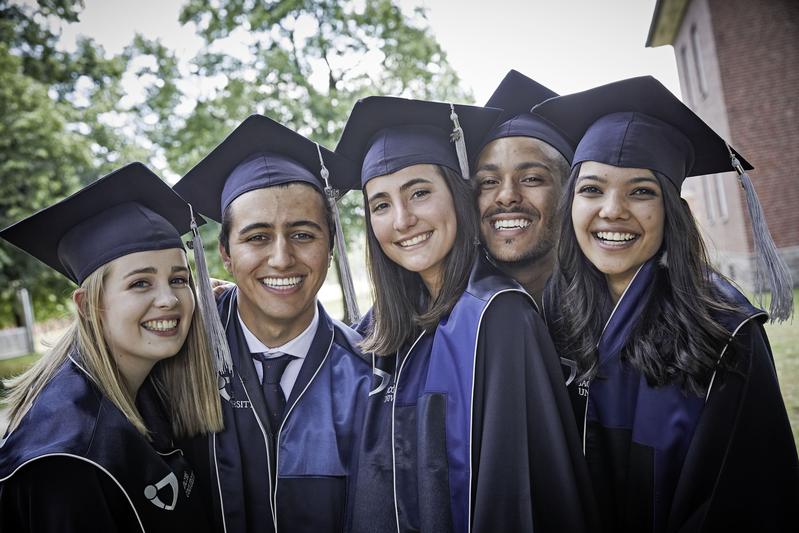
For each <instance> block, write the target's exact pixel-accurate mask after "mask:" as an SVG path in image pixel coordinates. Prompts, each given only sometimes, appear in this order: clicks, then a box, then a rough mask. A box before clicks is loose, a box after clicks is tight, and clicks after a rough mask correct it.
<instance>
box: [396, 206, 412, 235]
mask: <svg viewBox="0 0 799 533" xmlns="http://www.w3.org/2000/svg"><path fill="white" fill-rule="evenodd" d="M417 221H418V219H417V218H416V215H414V214H413V211H411V210H410V209H408V208H407V206H405V205H398V206H397V207H396V209H395V210H394V229H395V230H396V231H406V230H408V229H410V228H412V227H413V226H415V225H416V222H417Z"/></svg>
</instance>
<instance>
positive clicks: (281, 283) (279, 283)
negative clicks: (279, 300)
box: [261, 276, 302, 288]
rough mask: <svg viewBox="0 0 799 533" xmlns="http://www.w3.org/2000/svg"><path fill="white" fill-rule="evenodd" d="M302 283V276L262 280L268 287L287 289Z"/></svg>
mask: <svg viewBox="0 0 799 533" xmlns="http://www.w3.org/2000/svg"><path fill="white" fill-rule="evenodd" d="M301 281H302V276H291V277H288V278H263V279H262V280H261V283H263V284H264V285H266V286H267V287H279V288H286V287H294V286H296V285H299V284H300V282H301Z"/></svg>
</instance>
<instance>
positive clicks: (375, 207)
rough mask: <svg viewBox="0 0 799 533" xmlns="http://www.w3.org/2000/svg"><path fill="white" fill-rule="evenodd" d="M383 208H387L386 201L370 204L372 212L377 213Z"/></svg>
mask: <svg viewBox="0 0 799 533" xmlns="http://www.w3.org/2000/svg"><path fill="white" fill-rule="evenodd" d="M384 209H388V202H378V203H376V204H374V205H372V213H379V212H380V211H383V210H384Z"/></svg>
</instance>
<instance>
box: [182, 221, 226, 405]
mask: <svg viewBox="0 0 799 533" xmlns="http://www.w3.org/2000/svg"><path fill="white" fill-rule="evenodd" d="M189 212H190V214H191V235H192V238H191V241H190V242H189V243H187V244H188V245H189V248H191V249H192V251H193V252H194V265H195V268H196V270H197V292H198V294H197V301H198V307H199V309H200V315H201V316H202V319H203V321H204V323H205V330H206V334H207V336H208V344H209V347H210V349H211V353H212V354H213V357H214V366H215V367H216V371H217V374H218V376H219V377H218V380H219V381H218V383H217V385H218V388H219V393H220V394H221V395H223V397H224V395H225V394H226V393H227V392H228V389H229V387H228V385H229V384H230V378H231V376H232V375H233V362H232V359H231V356H230V348H229V347H228V344H227V337H226V336H225V328H224V327H223V326H222V321H221V320H220V319H219V313H218V312H217V309H216V300H215V299H214V293H213V291H212V290H211V282H210V277H209V276H208V265H207V264H206V263H205V251H204V250H203V241H202V238H200V231H199V229H198V227H197V221H196V220H195V219H194V209H193V208H192V207H191V205H189Z"/></svg>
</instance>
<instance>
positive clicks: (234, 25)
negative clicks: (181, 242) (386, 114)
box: [128, 0, 471, 275]
mask: <svg viewBox="0 0 799 533" xmlns="http://www.w3.org/2000/svg"><path fill="white" fill-rule="evenodd" d="M180 20H181V22H183V23H193V24H195V25H196V27H197V29H198V32H199V34H200V35H201V36H202V37H203V39H204V41H205V47H204V48H203V49H202V50H201V51H200V53H199V54H198V55H197V56H196V57H195V58H193V60H192V61H191V68H190V70H191V72H190V74H189V76H188V79H186V78H185V77H184V78H183V80H182V81H183V84H184V86H189V87H192V88H194V87H202V86H215V87H216V89H215V90H213V91H210V93H209V94H202V95H199V96H198V97H191V96H190V95H187V94H186V93H185V91H181V90H180V88H179V85H178V81H177V80H178V78H179V76H180V74H179V62H178V60H177V58H176V57H175V55H174V53H172V52H170V51H169V50H167V49H166V48H165V47H164V46H163V45H161V44H160V43H158V42H152V41H146V40H144V39H137V41H136V43H134V45H133V46H132V47H131V48H130V49H129V50H128V53H129V54H130V56H131V57H132V56H141V55H148V56H150V57H151V59H153V60H154V61H153V62H152V63H154V64H155V65H157V66H156V67H155V68H153V67H152V66H150V67H147V68H145V69H142V70H141V71H140V74H141V75H142V78H149V79H151V80H153V82H152V83H150V84H148V86H147V91H148V92H147V98H146V99H145V103H144V104H142V108H141V109H139V110H138V111H139V116H141V117H147V116H149V117H151V118H150V119H149V120H147V121H146V122H147V125H146V126H144V127H143V129H142V131H143V132H144V133H143V134H144V135H146V136H147V137H148V138H149V139H150V140H151V141H152V142H153V143H154V144H155V145H157V146H159V147H160V148H161V149H162V150H163V156H164V158H165V160H166V161H167V162H168V165H169V167H170V169H171V170H172V171H174V172H177V173H184V172H186V171H187V170H188V169H189V168H191V166H192V165H193V164H195V163H196V162H197V161H198V160H199V159H200V158H201V157H202V156H203V155H205V154H206V153H207V152H208V151H209V150H210V149H211V148H213V147H214V146H215V145H216V144H217V143H218V142H219V141H220V140H221V139H223V138H224V136H225V135H226V134H227V133H229V132H230V131H231V130H232V129H233V128H234V127H235V126H236V125H237V124H238V123H239V122H240V121H241V120H243V119H244V118H245V117H247V116H248V115H250V114H252V113H262V114H265V115H267V116H269V117H271V118H273V119H275V120H277V121H279V122H281V123H283V124H286V125H287V126H289V127H292V128H294V129H296V130H297V131H299V132H300V133H302V134H304V135H306V136H308V137H310V138H312V139H314V140H316V141H318V142H320V143H322V144H324V145H326V146H328V147H331V148H332V147H334V146H335V143H336V141H337V139H338V136H339V134H340V132H341V129H342V127H343V125H344V122H345V121H346V118H347V116H348V113H349V111H350V109H351V108H352V105H353V104H354V103H355V101H356V100H357V99H359V98H361V97H364V96H366V95H370V94H391V95H397V96H406V97H416V98H426V99H438V100H454V101H469V100H470V99H471V97H470V95H469V94H468V93H467V92H465V91H463V90H462V89H461V88H460V87H459V80H458V77H457V75H456V73H455V72H454V71H453V69H452V68H451V66H450V65H449V63H448V62H447V58H446V54H445V53H444V51H443V50H442V49H441V46H440V45H439V44H438V43H437V41H436V39H435V37H434V36H433V35H432V33H431V32H430V29H429V27H428V25H427V22H426V20H425V17H424V11H423V10H420V9H417V10H415V11H414V12H413V13H410V14H408V13H404V12H403V11H402V10H401V9H400V8H399V7H398V6H397V5H395V4H394V3H393V2H392V1H391V0H374V1H369V2H356V1H352V0H275V1H272V2H253V1H251V0H189V1H188V2H187V3H186V4H185V5H184V7H183V10H182V13H181V15H180ZM230 39H243V40H245V41H246V42H247V50H246V53H243V54H237V55H235V56H234V55H230V54H226V53H224V52H223V50H224V46H223V44H224V42H225V41H226V40H230ZM152 63H151V64H152ZM186 81H188V82H189V83H186ZM187 99H188V100H191V101H192V102H193V105H189V106H187V105H186V100H187ZM179 108H182V109H183V110H182V111H181V110H180V109H179ZM340 205H341V211H342V219H343V224H342V225H343V227H344V231H345V235H346V236H347V240H348V241H349V240H350V239H352V238H355V237H358V238H360V236H361V235H362V233H363V207H362V202H361V200H360V195H357V194H350V195H348V196H347V197H345V198H344V199H343V200H342V201H341V203H340ZM211 231H213V229H208V230H206V235H207V237H211ZM208 241H209V239H208V238H206V242H208ZM213 247H214V248H215V245H213ZM210 248H211V246H210V245H209V246H208V254H207V255H208V257H209V263H210V264H211V265H214V266H213V268H212V272H213V273H216V274H218V275H224V274H223V273H222V271H221V268H220V267H219V263H218V261H217V260H215V259H211V258H212V257H213V258H215V257H216V255H217V254H216V252H215V250H211V249H210Z"/></svg>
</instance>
